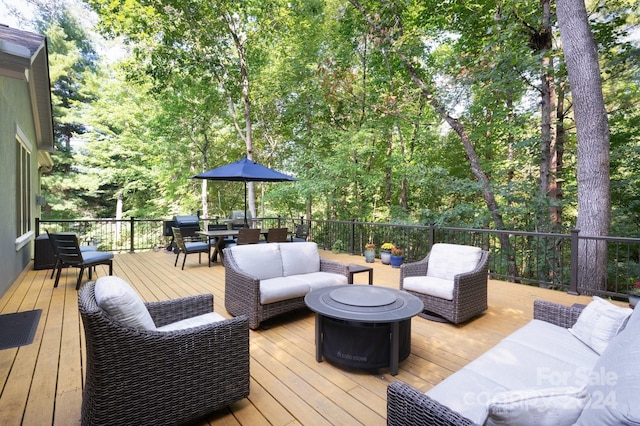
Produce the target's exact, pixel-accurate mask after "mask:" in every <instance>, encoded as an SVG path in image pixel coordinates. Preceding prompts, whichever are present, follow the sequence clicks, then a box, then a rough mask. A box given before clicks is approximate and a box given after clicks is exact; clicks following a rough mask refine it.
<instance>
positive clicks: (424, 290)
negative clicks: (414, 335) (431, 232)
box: [400, 244, 489, 324]
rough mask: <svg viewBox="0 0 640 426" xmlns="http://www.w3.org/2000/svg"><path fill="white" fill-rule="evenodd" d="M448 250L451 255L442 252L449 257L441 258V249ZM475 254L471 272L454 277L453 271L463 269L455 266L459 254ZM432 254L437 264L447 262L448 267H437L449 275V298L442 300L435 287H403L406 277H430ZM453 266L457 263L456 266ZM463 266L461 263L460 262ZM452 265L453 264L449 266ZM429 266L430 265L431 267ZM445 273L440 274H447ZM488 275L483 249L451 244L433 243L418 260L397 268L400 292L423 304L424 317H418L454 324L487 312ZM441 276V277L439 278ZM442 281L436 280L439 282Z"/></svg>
mask: <svg viewBox="0 0 640 426" xmlns="http://www.w3.org/2000/svg"><path fill="white" fill-rule="evenodd" d="M443 249H444V250H447V249H449V250H452V251H453V252H452V253H446V254H447V255H449V254H450V255H451V256H447V255H445V256H443V253H442V250H443ZM474 249H475V251H477V253H476V254H477V255H478V256H479V260H478V261H477V264H476V265H475V267H473V269H472V270H468V271H467V272H464V273H459V274H454V273H453V272H452V271H455V270H456V268H458V269H460V268H461V269H462V270H464V269H465V268H464V266H462V267H460V265H459V263H460V262H459V261H460V259H459V257H458V256H459V254H460V253H464V252H465V251H474ZM434 251H435V253H436V255H437V256H438V259H439V262H440V261H442V262H444V263H450V265H445V266H444V267H443V266H442V265H438V267H439V268H440V269H444V272H447V273H449V274H451V277H450V278H449V280H451V281H452V285H453V292H452V296H453V297H452V298H451V299H448V298H446V297H442V294H441V293H440V291H439V289H437V286H434V285H429V286H424V287H420V286H421V284H420V285H418V286H417V287H416V286H412V287H410V288H405V284H406V279H407V278H408V277H428V276H429V275H430V271H429V268H430V265H429V260H430V258H432V257H433V258H435V256H433V254H434ZM456 263H457V264H456ZM463 263H464V262H463ZM451 264H453V265H451ZM432 266H433V265H432ZM447 273H445V274H444V275H447ZM488 273H489V253H488V252H487V251H484V250H480V249H477V248H475V247H469V246H457V245H454V244H434V245H433V247H432V248H431V252H430V253H429V254H428V255H427V256H426V257H425V258H424V259H422V260H420V261H418V262H413V263H406V264H404V265H402V266H401V267H400V289H401V290H405V291H407V292H408V293H411V294H413V295H414V296H416V297H418V298H419V299H420V300H422V303H423V304H424V309H425V311H424V314H421V316H423V317H426V318H430V319H433V314H435V316H436V317H441V318H443V319H445V320H447V321H450V322H452V323H454V324H459V323H461V322H464V321H467V320H469V319H471V318H473V317H474V316H476V315H479V314H481V313H482V312H484V311H485V310H487V280H488ZM440 277H442V274H441V275H440ZM442 281H445V280H443V279H440V282H442Z"/></svg>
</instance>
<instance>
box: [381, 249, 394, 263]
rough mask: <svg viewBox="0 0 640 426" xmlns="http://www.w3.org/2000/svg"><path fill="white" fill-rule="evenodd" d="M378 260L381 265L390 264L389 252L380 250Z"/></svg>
mask: <svg viewBox="0 0 640 426" xmlns="http://www.w3.org/2000/svg"><path fill="white" fill-rule="evenodd" d="M380 260H381V261H382V264H383V265H388V264H390V263H391V250H380Z"/></svg>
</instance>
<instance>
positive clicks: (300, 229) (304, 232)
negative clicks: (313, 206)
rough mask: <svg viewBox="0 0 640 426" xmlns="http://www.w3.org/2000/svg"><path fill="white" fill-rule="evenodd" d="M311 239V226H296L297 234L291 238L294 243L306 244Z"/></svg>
mask: <svg viewBox="0 0 640 426" xmlns="http://www.w3.org/2000/svg"><path fill="white" fill-rule="evenodd" d="M308 238H309V225H306V224H303V225H296V232H295V234H293V235H292V236H291V241H292V242H300V243H304V242H305V241H307V239H308Z"/></svg>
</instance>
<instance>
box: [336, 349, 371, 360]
mask: <svg viewBox="0 0 640 426" xmlns="http://www.w3.org/2000/svg"><path fill="white" fill-rule="evenodd" d="M336 356H337V357H338V358H342V359H348V360H350V361H359V362H367V357H366V356H362V355H351V354H343V353H342V352H340V351H338V353H337V354H336Z"/></svg>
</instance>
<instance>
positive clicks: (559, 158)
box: [549, 83, 565, 229]
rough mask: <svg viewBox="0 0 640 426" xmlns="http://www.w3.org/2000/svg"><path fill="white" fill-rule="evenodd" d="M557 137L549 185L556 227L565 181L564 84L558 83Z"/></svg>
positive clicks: (559, 219) (558, 221)
mask: <svg viewBox="0 0 640 426" xmlns="http://www.w3.org/2000/svg"><path fill="white" fill-rule="evenodd" d="M556 96H557V102H556V137H555V138H554V144H553V145H552V146H551V175H552V176H553V180H552V181H551V182H550V184H549V185H550V186H549V198H550V199H551V200H552V201H553V203H552V205H551V222H552V223H553V224H554V225H555V227H556V228H558V229H559V228H560V226H561V225H562V204H561V203H562V198H563V194H562V181H563V169H564V163H563V161H564V160H563V155H564V138H565V129H564V117H565V112H564V84H562V83H561V84H558V85H556Z"/></svg>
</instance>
